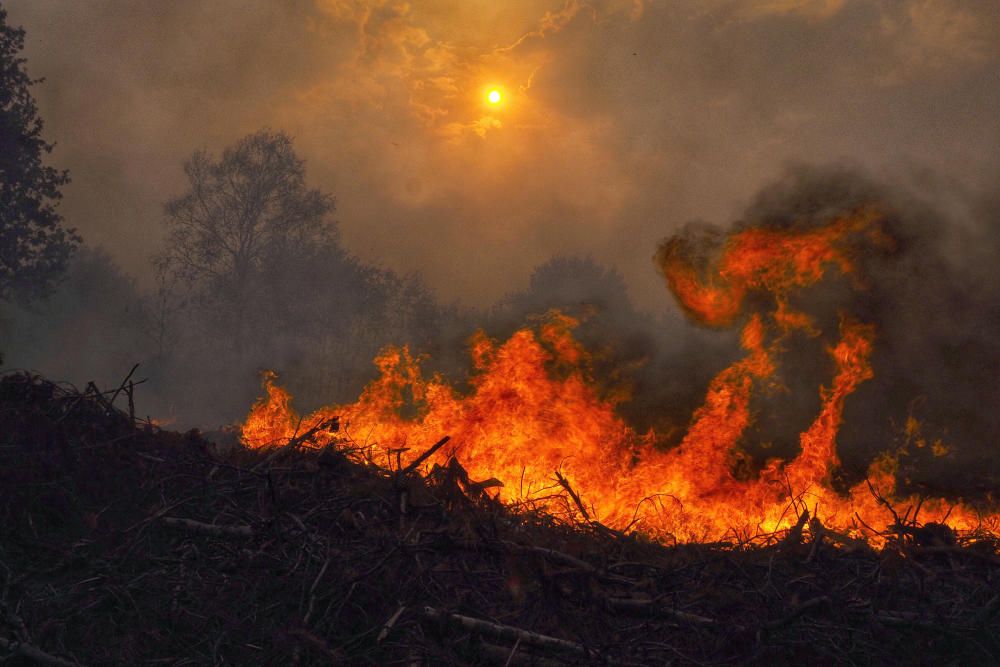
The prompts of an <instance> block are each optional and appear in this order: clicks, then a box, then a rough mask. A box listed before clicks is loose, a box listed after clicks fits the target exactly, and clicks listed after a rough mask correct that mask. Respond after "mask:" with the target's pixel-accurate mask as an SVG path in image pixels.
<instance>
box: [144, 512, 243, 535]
mask: <svg viewBox="0 0 1000 667" xmlns="http://www.w3.org/2000/svg"><path fill="white" fill-rule="evenodd" d="M163 523H164V524H166V525H168V526H171V527H172V528H180V529H182V530H189V531H191V532H193V533H202V534H203V535H212V536H213V537H253V528H251V527H250V526H220V525H218V524H215V523H202V522H201V521H195V520H194V519H180V518H176V517H170V516H167V517H163Z"/></svg>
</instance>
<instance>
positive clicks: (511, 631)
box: [423, 607, 597, 658]
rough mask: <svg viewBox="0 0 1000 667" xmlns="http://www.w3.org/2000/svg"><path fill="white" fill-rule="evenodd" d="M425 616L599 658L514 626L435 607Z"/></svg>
mask: <svg viewBox="0 0 1000 667" xmlns="http://www.w3.org/2000/svg"><path fill="white" fill-rule="evenodd" d="M423 615H424V617H425V618H428V619H431V620H434V621H439V622H447V623H453V624H455V625H458V626H460V627H462V628H464V629H466V630H469V631H470V632H478V633H480V634H482V635H486V636H487V637H492V638H494V639H502V640H504V641H510V642H517V641H520V642H521V643H522V644H527V645H529V646H535V647H537V648H540V649H546V650H551V651H557V652H562V653H572V654H574V655H579V656H584V657H587V658H596V657H597V654H596V652H595V651H592V650H590V649H588V648H587V647H585V646H583V645H582V644H577V643H576V642H571V641H567V640H565V639H559V638H557V637H549V636H548V635H541V634H538V633H537V632H531V631H529V630H522V629H521V628H515V627H514V626H512V625H501V624H499V623H490V622H489V621H483V620H480V619H478V618H472V617H471V616H463V615H461V614H452V613H449V612H446V611H440V610H438V609H434V608H433V607H424V612H423Z"/></svg>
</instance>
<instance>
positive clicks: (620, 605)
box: [606, 598, 742, 629]
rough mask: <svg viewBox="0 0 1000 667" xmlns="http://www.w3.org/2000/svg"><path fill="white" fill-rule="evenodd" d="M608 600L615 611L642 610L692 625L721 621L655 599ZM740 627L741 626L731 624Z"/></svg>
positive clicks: (712, 624) (651, 614)
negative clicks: (663, 603) (674, 607)
mask: <svg viewBox="0 0 1000 667" xmlns="http://www.w3.org/2000/svg"><path fill="white" fill-rule="evenodd" d="M606 602H607V604H608V606H609V607H610V608H611V609H614V610H615V611H631V612H641V613H643V614H645V615H648V616H661V617H662V616H665V617H667V618H672V619H674V620H677V621H681V622H683V623H688V624H690V625H705V626H710V625H711V626H716V625H719V622H718V621H717V620H715V619H714V618H709V617H707V616H701V615H699V614H692V613H690V612H686V611H680V610H677V609H671V608H670V607H665V606H663V605H660V604H659V603H658V602H656V601H655V600H636V599H633V598H607V599H606ZM731 627H736V628H739V629H742V628H740V626H735V625H734V626H731Z"/></svg>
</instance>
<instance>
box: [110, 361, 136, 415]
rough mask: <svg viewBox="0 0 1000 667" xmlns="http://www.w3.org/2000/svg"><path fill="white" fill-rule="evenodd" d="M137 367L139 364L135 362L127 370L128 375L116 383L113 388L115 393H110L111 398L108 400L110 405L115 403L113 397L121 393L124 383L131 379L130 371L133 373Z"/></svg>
mask: <svg viewBox="0 0 1000 667" xmlns="http://www.w3.org/2000/svg"><path fill="white" fill-rule="evenodd" d="M137 368H139V364H136V365H135V366H133V367H132V370H130V371H129V372H128V375H126V376H125V379H124V380H122V383H121V384H120V385H118V388H117V389H115V393H114V394H112V395H111V400H110V401H108V403H109V404H110V405H114V404H115V399H116V398H118V394H120V393H122V389H124V388H125V385H127V384H128V381H129V380H131V379H132V373H135V369H137Z"/></svg>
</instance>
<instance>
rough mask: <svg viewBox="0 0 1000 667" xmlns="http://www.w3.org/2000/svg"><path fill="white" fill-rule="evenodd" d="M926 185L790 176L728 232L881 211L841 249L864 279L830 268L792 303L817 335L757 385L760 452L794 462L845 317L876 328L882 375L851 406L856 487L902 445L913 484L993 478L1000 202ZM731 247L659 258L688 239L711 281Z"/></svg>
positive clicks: (850, 472) (696, 233)
mask: <svg viewBox="0 0 1000 667" xmlns="http://www.w3.org/2000/svg"><path fill="white" fill-rule="evenodd" d="M920 184H921V185H922V191H921V192H915V191H914V190H913V189H911V188H907V187H904V186H903V185H902V184H899V183H897V184H892V185H890V184H887V183H885V182H880V181H878V180H877V179H875V178H873V177H872V176H870V175H868V174H866V173H865V172H864V171H862V170H859V169H857V168H854V167H846V166H834V167H822V168H821V167H811V166H799V167H794V168H789V170H788V171H787V172H786V174H785V176H784V177H783V178H782V179H780V180H778V181H777V182H775V183H773V184H771V185H769V186H768V187H766V188H764V189H763V190H762V191H761V192H760V193H759V194H758V195H757V196H756V197H755V199H754V200H753V202H752V203H751V205H750V206H749V207H748V208H747V210H746V212H745V213H744V215H743V216H742V218H741V220H740V221H739V222H737V223H735V224H734V225H733V226H732V229H731V231H732V232H733V233H736V232H740V231H743V230H747V229H751V228H757V229H765V230H766V229H771V230H781V231H785V232H792V233H808V232H809V231H810V230H816V229H820V228H821V227H822V226H824V225H828V224H829V223H830V222H831V221H832V220H834V219H836V218H839V217H841V216H849V215H856V214H857V212H858V211H859V210H863V209H865V208H867V209H871V208H872V207H873V206H874V207H876V209H877V210H878V211H879V212H880V213H879V216H878V217H879V218H880V222H879V224H878V226H877V227H875V228H874V231H872V230H869V231H866V233H865V234H864V235H862V236H859V237H858V238H856V239H848V240H847V241H845V243H847V244H848V245H849V250H848V251H847V252H848V253H849V255H850V258H851V261H852V263H853V264H854V265H855V267H856V271H855V272H853V273H852V274H851V275H849V276H848V275H843V274H841V273H840V272H838V271H836V270H833V269H831V270H830V271H828V272H827V275H826V277H825V278H824V279H823V280H822V281H821V282H819V283H817V284H815V285H811V286H806V287H803V288H800V289H797V290H794V291H792V292H790V293H789V295H788V303H789V306H790V307H791V308H792V309H794V310H796V311H801V312H804V313H806V314H807V315H808V316H810V317H811V318H812V319H813V321H814V322H815V326H814V328H815V329H816V330H817V331H818V335H817V334H816V333H810V332H807V331H805V330H796V331H793V332H792V333H791V334H789V335H788V336H787V338H785V339H784V340H783V342H782V350H781V357H780V362H779V367H778V370H777V373H776V375H775V378H774V382H773V383H772V384H770V385H769V386H765V387H761V389H760V391H758V393H757V394H756V398H755V404H754V406H753V411H754V414H755V416H756V421H755V425H754V429H753V431H752V433H751V434H750V435H749V440H750V441H749V442H748V443H746V444H747V445H748V447H749V448H750V449H751V450H752V451H755V452H756V453H758V455H762V454H764V455H780V456H783V457H788V456H790V455H792V454H794V451H795V449H796V448H797V445H798V442H797V441H798V434H799V433H801V432H802V431H804V430H805V429H806V428H807V427H808V426H809V424H810V423H811V421H812V420H813V419H815V417H816V415H817V414H818V411H819V405H820V396H819V387H820V386H822V385H824V384H825V385H829V383H830V381H831V379H832V377H831V371H832V367H833V363H832V361H831V359H830V357H829V353H828V350H829V349H831V348H832V346H833V345H834V344H835V343H836V340H837V337H838V335H839V334H838V322H839V321H840V320H841V319H842V318H844V317H847V318H849V319H851V320H853V321H859V322H864V323H872V324H874V325H876V338H875V351H874V354H873V356H872V359H871V365H872V367H873V370H874V374H875V377H874V378H873V379H871V380H869V381H867V382H865V383H863V384H862V385H861V386H860V388H859V389H858V390H857V391H856V393H855V394H854V395H852V396H851V397H849V398H848V400H847V404H846V408H845V411H844V424H843V426H842V429H841V432H840V438H839V447H840V451H841V455H842V458H843V459H844V463H845V474H846V476H847V477H849V478H851V477H852V476H853V479H850V481H853V482H856V481H857V475H858V474H861V473H862V472H863V470H864V468H865V466H867V464H868V463H869V462H870V461H871V460H872V459H873V458H874V457H875V456H876V455H877V454H879V453H881V452H884V451H887V450H892V449H896V448H899V447H904V448H906V449H907V451H908V452H909V453H911V454H912V456H911V458H910V459H909V465H910V466H911V468H910V469H908V470H906V471H904V477H909V478H911V480H910V481H913V482H916V481H920V482H922V483H925V484H926V483H930V481H931V478H933V481H934V482H935V483H942V482H944V481H947V480H951V481H952V482H954V481H955V480H956V479H957V478H958V477H960V476H963V475H964V476H966V477H968V476H969V474H970V473H971V474H972V476H973V477H978V478H979V480H980V481H982V479H983V478H984V477H988V476H989V475H991V474H995V470H996V465H997V461H998V457H1000V449H998V448H997V446H996V443H997V441H998V436H1000V416H998V412H997V410H996V407H997V406H998V405H1000V386H998V385H997V383H996V381H995V378H996V377H997V372H998V370H1000V341H998V338H997V332H998V331H1000V286H998V284H997V282H996V280H995V274H996V269H995V266H994V261H995V260H994V259H993V257H992V256H991V252H992V251H993V250H995V249H996V248H997V244H998V241H1000V232H998V228H997V226H996V221H997V219H998V217H1000V209H998V208H997V207H996V198H995V196H985V197H984V196H976V195H974V194H972V193H969V192H967V191H966V192H961V191H956V190H955V188H954V187H953V184H949V183H946V182H942V181H940V180H935V179H932V178H929V177H928V176H927V175H926V174H925V175H924V177H923V178H922V179H921V182H920ZM723 238H724V237H723V235H722V233H721V232H720V231H719V230H718V229H711V228H706V227H704V226H695V227H691V228H689V229H687V230H686V231H685V233H684V234H682V235H681V236H676V237H674V238H673V239H671V240H668V241H666V242H665V243H664V245H663V246H662V247H661V255H660V259H661V260H662V261H665V260H666V259H667V257H668V255H669V254H670V253H672V252H673V253H676V252H677V248H678V246H677V243H679V242H680V243H682V244H683V246H682V247H683V248H684V249H685V252H686V253H688V255H687V256H688V257H689V258H691V259H692V260H694V261H695V267H696V268H697V269H699V270H700V271H703V272H704V271H705V270H707V269H708V268H709V267H712V266H713V262H715V261H716V257H717V252H718V251H717V250H715V249H717V248H719V246H720V245H721V243H722V242H723ZM664 253H666V254H664ZM747 302H748V304H747V307H746V308H745V309H744V310H743V317H746V316H747V315H748V314H749V313H752V312H762V313H769V312H773V310H774V308H775V302H774V301H773V300H772V298H771V297H770V296H768V295H766V294H765V293H763V292H760V291H757V292H755V293H752V294H750V295H748V298H747ZM741 321H745V320H742V319H741V320H739V321H737V322H736V323H735V324H739V323H740V322H741ZM762 447H764V449H762ZM936 456H943V457H944V458H943V459H942V460H934V459H935V458H936ZM973 471H974V472H973ZM968 481H969V480H968V479H966V480H965V482H968Z"/></svg>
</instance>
